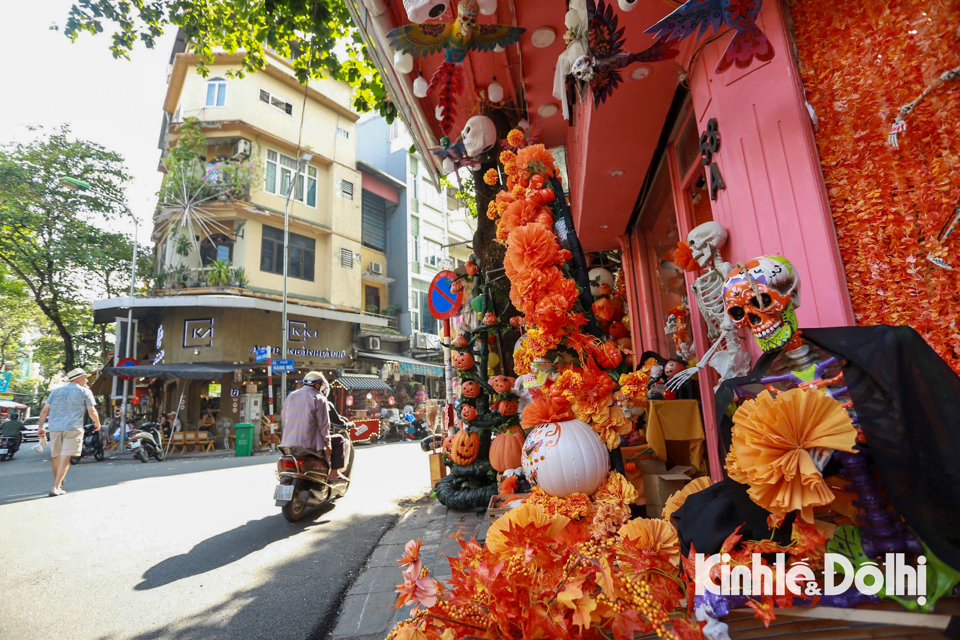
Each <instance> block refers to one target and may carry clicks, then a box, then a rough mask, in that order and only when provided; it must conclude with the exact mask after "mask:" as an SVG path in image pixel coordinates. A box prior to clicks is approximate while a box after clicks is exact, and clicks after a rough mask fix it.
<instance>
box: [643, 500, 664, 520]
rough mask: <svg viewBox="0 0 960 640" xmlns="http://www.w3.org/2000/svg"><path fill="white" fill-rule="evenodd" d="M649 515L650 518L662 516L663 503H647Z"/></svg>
mask: <svg viewBox="0 0 960 640" xmlns="http://www.w3.org/2000/svg"><path fill="white" fill-rule="evenodd" d="M646 509H647V517H648V518H660V517H662V516H663V505H662V504H650V503H648V504H647V505H646Z"/></svg>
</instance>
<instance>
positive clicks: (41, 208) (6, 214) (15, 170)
mask: <svg viewBox="0 0 960 640" xmlns="http://www.w3.org/2000/svg"><path fill="white" fill-rule="evenodd" d="M63 176H71V177H75V178H79V179H81V180H83V181H85V182H87V183H88V184H90V185H91V186H92V190H90V191H77V192H74V191H69V190H67V189H65V188H63V187H62V186H61V185H60V183H59V181H60V178H61V177H63ZM127 180H128V176H127V174H126V171H125V169H124V167H123V159H122V158H121V156H119V155H118V154H116V153H113V152H111V151H108V150H107V149H105V148H104V147H102V146H100V145H98V144H95V143H92V142H87V141H82V140H73V139H71V136H70V131H69V129H68V128H66V127H64V128H61V129H58V130H55V131H54V132H53V133H51V134H49V135H46V136H41V137H39V138H37V139H36V140H34V141H33V142H31V143H29V144H18V145H8V146H6V147H2V148H0V264H2V265H3V266H4V267H5V268H7V269H8V270H9V272H10V273H11V274H13V275H14V276H15V277H16V279H17V280H18V281H19V282H20V283H22V285H23V286H24V287H25V288H26V291H27V292H28V293H29V295H30V297H31V298H32V299H33V302H34V303H35V304H36V305H37V307H38V308H39V309H40V311H41V312H42V313H43V315H44V316H45V317H46V319H47V320H48V321H49V322H50V324H51V325H52V329H53V331H50V332H44V335H42V336H41V337H40V338H39V340H38V349H37V351H38V353H37V360H38V361H40V362H43V363H44V367H45V369H46V371H47V372H48V373H52V372H53V371H52V369H53V368H54V363H55V362H59V363H60V364H61V365H62V367H63V369H65V370H70V369H72V368H73V367H75V366H76V365H77V364H78V363H82V362H86V361H88V360H93V361H97V362H99V361H100V356H101V355H102V351H103V349H104V344H103V340H102V339H100V338H98V335H97V333H98V332H97V331H96V329H95V328H94V326H93V318H92V315H93V314H92V309H91V306H90V303H89V302H88V301H89V300H90V299H92V298H93V297H96V296H101V295H111V294H114V295H115V294H116V293H118V292H119V291H121V290H122V286H123V285H122V283H123V282H124V281H126V278H127V277H129V276H125V275H123V274H124V270H123V266H122V265H123V264H124V263H126V264H129V261H130V257H131V253H132V246H131V242H130V241H129V240H127V239H126V238H125V237H124V236H122V235H120V234H116V233H112V232H107V231H104V230H103V228H102V226H106V225H107V224H109V223H110V221H111V220H113V219H114V218H116V217H117V216H118V215H119V214H120V213H121V212H122V211H123V206H122V205H121V204H119V201H120V200H122V197H123V193H122V185H123V184H124V183H125V182H126V181H127ZM101 335H102V334H101ZM98 351H99V352H100V353H98Z"/></svg>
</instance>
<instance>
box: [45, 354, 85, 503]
mask: <svg viewBox="0 0 960 640" xmlns="http://www.w3.org/2000/svg"><path fill="white" fill-rule="evenodd" d="M89 375H90V374H89V373H87V372H86V371H84V370H83V369H80V368H77V369H74V370H73V371H71V372H70V373H68V374H67V380H69V382H68V383H67V384H65V385H63V386H62V387H58V388H56V389H54V390H53V391H51V392H50V395H49V396H48V397H47V401H46V402H45V403H44V405H43V409H41V410H40V420H39V423H38V427H39V428H38V430H37V435H39V436H40V437H43V436H44V435H45V434H46V431H47V430H46V429H44V424H47V418H48V417H49V418H50V421H49V431H50V453H51V456H52V457H51V459H50V463H51V466H52V467H53V489H52V490H51V491H50V494H49V495H50V496H62V495H63V494H64V493H66V492H65V491H64V490H63V487H62V486H61V485H63V479H64V477H65V476H66V475H67V469H69V468H70V458H71V457H72V456H79V455H80V453H81V452H82V450H83V414H84V412H86V413H87V415H89V416H90V419H91V420H93V428H94V429H95V430H97V431H99V430H100V416H99V415H97V409H96V400H94V398H93V392H92V391H90V388H89V387H88V386H87V377H88V376H89Z"/></svg>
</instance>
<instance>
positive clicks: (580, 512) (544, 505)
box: [527, 487, 590, 520]
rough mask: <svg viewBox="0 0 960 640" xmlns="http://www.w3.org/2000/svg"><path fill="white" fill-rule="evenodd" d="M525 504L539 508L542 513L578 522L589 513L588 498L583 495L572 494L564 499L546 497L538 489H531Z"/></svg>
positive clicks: (541, 490)
mask: <svg viewBox="0 0 960 640" xmlns="http://www.w3.org/2000/svg"><path fill="white" fill-rule="evenodd" d="M527 502H529V503H530V504H535V505H537V506H538V507H540V508H541V509H542V510H543V512H544V513H548V514H550V515H559V516H566V517H568V518H570V519H571V520H579V519H580V518H582V517H583V516H585V515H587V513H588V512H589V511H590V498H589V497H588V496H587V494H585V493H572V494H570V495H569V496H567V497H565V498H559V497H557V496H549V495H547V494H546V493H545V492H544V491H543V489H541V488H540V487H533V488H532V489H531V493H530V496H529V497H528V498H527Z"/></svg>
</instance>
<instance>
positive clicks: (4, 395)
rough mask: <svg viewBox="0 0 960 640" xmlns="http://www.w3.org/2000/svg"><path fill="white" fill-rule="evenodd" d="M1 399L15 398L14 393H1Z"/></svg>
mask: <svg viewBox="0 0 960 640" xmlns="http://www.w3.org/2000/svg"><path fill="white" fill-rule="evenodd" d="M0 400H13V394H12V393H0Z"/></svg>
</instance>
